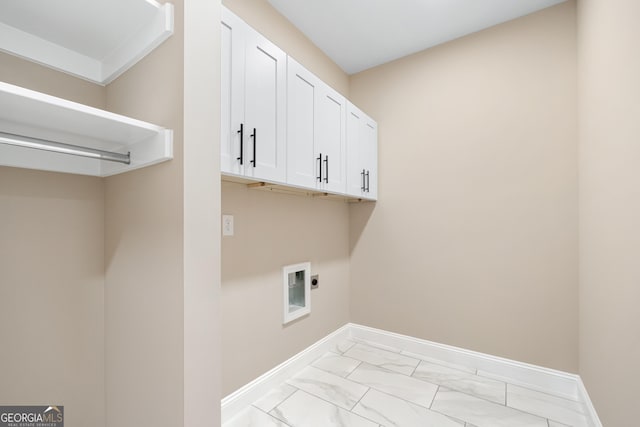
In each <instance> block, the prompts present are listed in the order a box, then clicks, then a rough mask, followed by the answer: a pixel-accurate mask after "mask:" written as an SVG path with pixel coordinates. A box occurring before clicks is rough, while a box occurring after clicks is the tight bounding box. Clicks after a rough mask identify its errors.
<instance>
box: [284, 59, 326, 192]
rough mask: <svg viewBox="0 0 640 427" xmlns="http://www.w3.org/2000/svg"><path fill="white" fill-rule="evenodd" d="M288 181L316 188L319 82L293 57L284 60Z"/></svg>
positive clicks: (317, 172)
mask: <svg viewBox="0 0 640 427" xmlns="http://www.w3.org/2000/svg"><path fill="white" fill-rule="evenodd" d="M287 66H288V68H287V80H288V91H287V183H289V184H292V185H299V186H303V187H307V188H315V187H316V185H317V184H318V180H317V177H318V176H319V175H318V174H319V169H318V161H317V160H316V157H317V155H316V153H315V147H316V133H317V132H316V127H315V120H316V114H317V113H316V110H317V108H316V99H317V91H318V88H317V86H318V82H317V81H316V79H315V76H313V75H312V74H311V73H309V72H308V71H307V70H305V69H304V68H303V67H302V66H300V64H298V63H297V62H295V61H294V60H293V59H292V58H288V64H287Z"/></svg>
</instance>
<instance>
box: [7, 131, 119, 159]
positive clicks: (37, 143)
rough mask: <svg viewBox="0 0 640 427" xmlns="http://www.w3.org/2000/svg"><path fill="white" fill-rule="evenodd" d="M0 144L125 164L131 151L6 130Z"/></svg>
mask: <svg viewBox="0 0 640 427" xmlns="http://www.w3.org/2000/svg"><path fill="white" fill-rule="evenodd" d="M0 144H8V145H15V146H18V147H25V148H33V149H36V150H44V151H52V152H54V153H62V154H70V155H72V156H80V157H89V158H92V159H98V160H107V161H109V162H117V163H124V164H125V165H128V164H131V153H127V154H122V153H114V152H111V151H104V150H97V149H95V148H87V147H80V146H78V145H71V144H63V143H61V142H56V141H49V140H46V139H39V138H31V137H29V136H22V135H15V134H13V133H7V132H0Z"/></svg>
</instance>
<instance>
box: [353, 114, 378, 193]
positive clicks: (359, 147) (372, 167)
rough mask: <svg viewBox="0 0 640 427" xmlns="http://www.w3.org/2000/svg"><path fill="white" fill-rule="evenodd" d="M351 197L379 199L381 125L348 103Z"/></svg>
mask: <svg viewBox="0 0 640 427" xmlns="http://www.w3.org/2000/svg"><path fill="white" fill-rule="evenodd" d="M347 159H348V160H347V194H349V195H350V196H354V197H358V198H364V199H370V200H376V199H377V198H378V125H377V124H376V122H375V121H374V120H373V119H372V118H371V117H369V116H367V115H366V114H364V113H363V112H362V110H360V109H359V108H358V107H356V106H355V105H353V104H351V103H350V102H347Z"/></svg>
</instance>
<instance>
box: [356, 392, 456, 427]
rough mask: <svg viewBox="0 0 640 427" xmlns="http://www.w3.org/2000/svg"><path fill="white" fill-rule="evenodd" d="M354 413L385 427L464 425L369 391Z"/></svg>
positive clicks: (424, 409) (451, 426) (448, 426)
mask: <svg viewBox="0 0 640 427" xmlns="http://www.w3.org/2000/svg"><path fill="white" fill-rule="evenodd" d="M353 412H355V413H356V414H360V415H362V416H363V417H366V418H369V419H370V420H373V421H375V422H377V423H380V424H381V425H383V426H385V427H396V426H398V427H462V426H464V423H462V422H457V421H454V420H452V419H451V418H449V417H446V416H444V415H442V414H438V413H436V412H433V411H430V410H429V409H427V408H424V407H422V406H419V405H414V404H413V403H409V402H407V401H405V400H403V399H399V398H397V397H393V396H389V395H388V394H385V393H381V392H379V391H376V390H369V391H368V392H367V394H365V396H364V397H363V398H362V400H361V401H360V402H358V404H357V405H356V407H355V408H353Z"/></svg>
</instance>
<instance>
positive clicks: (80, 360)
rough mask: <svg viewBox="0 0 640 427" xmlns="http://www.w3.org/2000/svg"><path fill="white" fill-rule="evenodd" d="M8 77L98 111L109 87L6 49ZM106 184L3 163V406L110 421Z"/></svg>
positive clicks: (88, 426) (74, 425) (91, 426)
mask: <svg viewBox="0 0 640 427" xmlns="http://www.w3.org/2000/svg"><path fill="white" fill-rule="evenodd" d="M0 81H4V82H7V83H11V84H15V85H18V86H22V87H26V88H29V89H32V90H37V91H41V92H45V93H49V94H52V95H54V96H59V97H63V98H67V99H72V100H74V101H77V102H82V103H85V104H88V105H92V106H95V107H103V106H104V103H105V92H104V88H102V87H100V86H97V85H93V84H91V83H87V82H84V81H81V80H78V79H76V78H73V77H70V76H67V75H66V74H63V73H60V72H57V71H53V70H49V69H46V68H44V67H41V66H39V65H36V64H32V63H29V62H26V61H24V60H22V59H19V58H15V57H13V56H9V55H7V54H4V53H0ZM103 198H104V185H103V182H102V180H101V179H99V178H94V177H85V176H79V175H69V174H60V173H50V172H42V171H33V170H27V169H16V168H9V167H0V236H1V237H0V342H2V343H3V344H2V351H1V352H0V378H2V381H0V382H1V384H2V386H0V402H2V404H4V405H7V404H34V405H45V404H49V403H58V404H63V405H64V406H65V418H66V424H67V425H69V427H104V425H105V424H104V413H105V407H104V333H103V329H104V320H103V318H104V309H103V306H104V288H103V286H104V261H103V260H104V221H103V216H104V214H103V211H104V201H103Z"/></svg>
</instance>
